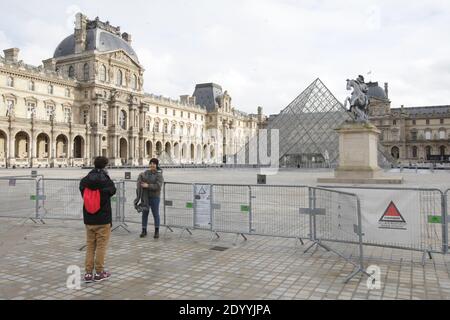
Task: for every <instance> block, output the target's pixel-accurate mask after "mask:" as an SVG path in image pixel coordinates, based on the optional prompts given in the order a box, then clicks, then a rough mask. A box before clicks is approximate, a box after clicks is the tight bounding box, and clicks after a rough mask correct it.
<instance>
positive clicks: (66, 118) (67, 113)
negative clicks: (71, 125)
mask: <svg viewBox="0 0 450 320" xmlns="http://www.w3.org/2000/svg"><path fill="white" fill-rule="evenodd" d="M64 122H66V123H68V122H70V108H64Z"/></svg>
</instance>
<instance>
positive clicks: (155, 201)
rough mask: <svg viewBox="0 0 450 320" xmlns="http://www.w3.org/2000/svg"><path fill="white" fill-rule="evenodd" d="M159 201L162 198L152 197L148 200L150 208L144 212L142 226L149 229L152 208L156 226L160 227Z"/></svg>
mask: <svg viewBox="0 0 450 320" xmlns="http://www.w3.org/2000/svg"><path fill="white" fill-rule="evenodd" d="M159 202H160V198H155V197H151V198H149V200H148V203H149V206H150V208H147V209H146V210H144V211H143V212H142V228H144V229H147V225H148V215H149V213H150V212H149V211H150V210H152V214H153V220H154V221H155V228H159V225H160V222H159V220H160V219H159Z"/></svg>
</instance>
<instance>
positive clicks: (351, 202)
mask: <svg viewBox="0 0 450 320" xmlns="http://www.w3.org/2000/svg"><path fill="white" fill-rule="evenodd" d="M136 182H137V181H136V180H134V181H131V180H125V181H123V180H119V181H115V184H116V188H117V193H116V195H115V196H114V197H113V198H112V209H113V214H114V215H115V217H114V219H113V220H114V224H115V228H114V229H117V228H121V227H122V228H124V229H125V230H127V231H128V232H129V230H128V228H127V223H138V224H140V223H141V219H142V215H141V214H140V213H138V212H136V210H135V208H134V203H133V201H134V199H135V198H136ZM0 190H1V191H0V203H2V205H1V206H0V217H11V218H26V219H31V220H33V221H34V222H37V221H41V222H43V223H44V222H45V220H46V219H63V220H82V219H83V214H82V199H81V195H80V192H79V179H50V178H43V177H40V176H37V177H35V178H33V177H22V176H9V177H0ZM449 193H450V189H448V190H446V191H445V192H441V191H440V190H438V189H426V188H382V187H350V186H324V187H308V186H270V185H237V184H236V185H230V184H201V183H171V182H166V183H164V187H163V190H162V194H161V209H160V213H161V225H162V226H166V227H167V228H169V229H170V230H172V229H171V228H180V229H182V230H183V231H182V233H183V232H184V231H187V232H188V233H190V234H192V231H193V230H205V231H209V232H211V236H212V237H214V236H216V237H220V234H221V233H231V234H235V235H236V239H237V237H239V236H242V237H243V238H244V239H246V236H248V235H258V236H270V237H284V238H293V239H299V240H300V241H302V243H303V240H305V239H307V240H309V241H311V245H310V246H309V247H308V248H307V249H306V250H305V252H307V251H309V250H310V249H311V248H313V247H316V249H317V248H318V247H323V248H325V249H326V250H330V251H332V252H334V253H335V254H337V255H339V256H340V257H342V258H344V259H346V260H347V261H348V262H350V263H352V264H354V265H355V273H353V274H351V275H350V276H349V278H351V277H352V276H354V274H356V273H358V272H364V269H363V267H362V265H363V245H369V246H379V247H385V248H395V249H406V250H414V251H420V252H423V262H425V258H426V255H427V254H428V255H429V256H430V258H431V257H432V256H431V254H432V253H444V254H446V253H448V232H449V230H448V217H447V212H448V208H449V205H450V203H449V201H450V199H449ZM149 218H150V219H149V221H150V223H152V218H151V214H150V217H149ZM329 243H334V244H352V246H345V245H343V246H340V247H339V246H336V247H339V249H336V248H332V247H330V246H329ZM342 248H343V249H342Z"/></svg>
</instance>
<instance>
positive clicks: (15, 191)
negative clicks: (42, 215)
mask: <svg viewBox="0 0 450 320" xmlns="http://www.w3.org/2000/svg"><path fill="white" fill-rule="evenodd" d="M38 194H39V193H38V190H37V178H31V177H15V176H11V177H0V203H1V205H0V217H3V218H24V219H31V220H33V221H34V222H36V220H38V219H39V217H38V215H37V209H38V207H37V197H38Z"/></svg>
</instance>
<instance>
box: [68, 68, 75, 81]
mask: <svg viewBox="0 0 450 320" xmlns="http://www.w3.org/2000/svg"><path fill="white" fill-rule="evenodd" d="M69 78H75V68H74V67H73V66H70V67H69Z"/></svg>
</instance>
